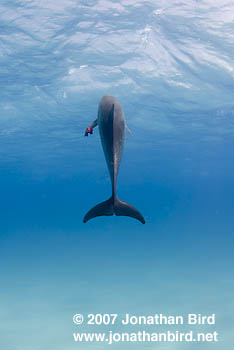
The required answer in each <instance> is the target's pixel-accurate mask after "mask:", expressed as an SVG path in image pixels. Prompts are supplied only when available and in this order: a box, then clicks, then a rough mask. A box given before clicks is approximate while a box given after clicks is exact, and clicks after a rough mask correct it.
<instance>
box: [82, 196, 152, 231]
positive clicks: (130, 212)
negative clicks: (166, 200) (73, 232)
mask: <svg viewBox="0 0 234 350" xmlns="http://www.w3.org/2000/svg"><path fill="white" fill-rule="evenodd" d="M113 214H115V215H117V216H130V217H131V218H134V219H137V220H139V221H140V222H141V223H142V224H145V219H144V217H143V216H142V215H141V213H140V212H139V211H138V210H137V209H136V208H134V207H133V206H132V205H131V204H128V203H126V202H123V201H121V200H119V199H118V198H117V197H115V198H113V197H111V198H109V199H108V200H107V201H105V202H102V203H100V204H97V205H96V206H95V207H93V208H92V209H90V210H89V211H88V213H87V214H86V215H85V217H84V219H83V222H84V223H85V222H87V221H89V220H90V219H93V218H95V217H97V216H111V215H113Z"/></svg>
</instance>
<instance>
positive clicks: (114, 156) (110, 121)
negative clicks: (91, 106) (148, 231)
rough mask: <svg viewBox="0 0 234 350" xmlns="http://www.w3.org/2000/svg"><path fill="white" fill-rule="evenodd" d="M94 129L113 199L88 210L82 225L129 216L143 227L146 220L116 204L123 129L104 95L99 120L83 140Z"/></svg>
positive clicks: (126, 206) (117, 111)
mask: <svg viewBox="0 0 234 350" xmlns="http://www.w3.org/2000/svg"><path fill="white" fill-rule="evenodd" d="M96 126H98V127H99V133H100V137H101V142H102V148H103V152H104V154H105V158H106V163H107V166H108V169H109V173H110V178H111V184H112V196H111V197H110V198H109V199H108V200H106V201H104V202H102V203H100V204H98V205H96V206H95V207H93V208H92V209H90V210H89V211H88V213H87V214H86V215H85V217H84V219H83V222H84V223H85V222H87V221H88V220H90V219H92V218H95V217H97V216H111V215H113V214H115V215H117V216H130V217H132V218H135V219H137V220H139V221H140V222H141V223H142V224H145V219H144V217H143V216H142V215H141V213H140V212H139V211H138V210H137V209H136V208H134V207H133V206H132V205H130V204H128V203H126V202H123V201H121V200H119V199H118V197H117V195H116V185H117V176H118V172H119V166H120V160H121V157H122V153H123V148H124V138H125V128H126V125H125V120H124V113H123V110H122V108H121V105H120V103H119V102H118V101H117V100H116V99H115V98H114V97H113V96H108V95H105V96H103V97H102V99H101V101H100V103H99V108H98V117H97V119H96V120H94V122H93V123H92V124H90V126H89V127H88V128H87V129H86V131H85V136H88V134H92V133H93V128H95V127H96Z"/></svg>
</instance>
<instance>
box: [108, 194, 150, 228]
mask: <svg viewBox="0 0 234 350" xmlns="http://www.w3.org/2000/svg"><path fill="white" fill-rule="evenodd" d="M114 211H115V215H117V216H130V217H131V218H134V219H137V220H139V221H140V222H141V223H142V224H145V219H144V217H143V216H142V215H141V213H140V212H139V211H138V210H137V209H136V208H134V207H133V206H132V205H131V204H128V203H126V202H123V201H121V200H119V199H118V198H116V199H115V204H114Z"/></svg>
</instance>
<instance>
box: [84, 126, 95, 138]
mask: <svg viewBox="0 0 234 350" xmlns="http://www.w3.org/2000/svg"><path fill="white" fill-rule="evenodd" d="M92 133H93V129H92V128H91V127H90V126H88V127H87V129H86V130H85V136H88V135H89V134H91V135H92Z"/></svg>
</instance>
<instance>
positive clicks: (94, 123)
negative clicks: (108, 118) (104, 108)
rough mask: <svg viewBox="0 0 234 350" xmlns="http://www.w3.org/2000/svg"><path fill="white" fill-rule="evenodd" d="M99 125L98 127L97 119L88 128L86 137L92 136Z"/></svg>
mask: <svg viewBox="0 0 234 350" xmlns="http://www.w3.org/2000/svg"><path fill="white" fill-rule="evenodd" d="M97 125H98V123H97V119H95V120H94V121H93V122H92V124H90V125H89V126H88V127H87V128H86V130H85V136H88V135H89V134H91V135H92V133H93V128H95V127H96V126H97Z"/></svg>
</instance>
